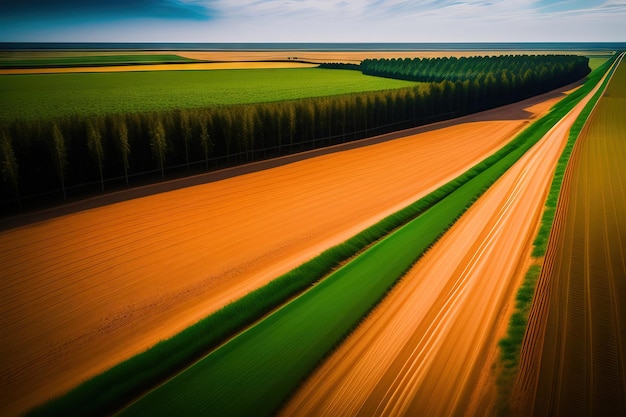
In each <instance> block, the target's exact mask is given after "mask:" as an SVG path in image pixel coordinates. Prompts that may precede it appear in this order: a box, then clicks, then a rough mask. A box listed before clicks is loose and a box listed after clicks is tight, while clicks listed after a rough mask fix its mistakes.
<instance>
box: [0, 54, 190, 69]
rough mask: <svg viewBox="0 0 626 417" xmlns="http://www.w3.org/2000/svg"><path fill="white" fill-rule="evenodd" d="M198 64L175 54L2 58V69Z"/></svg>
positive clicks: (0, 64) (0, 63)
mask: <svg viewBox="0 0 626 417" xmlns="http://www.w3.org/2000/svg"><path fill="white" fill-rule="evenodd" d="M185 62H198V61H197V60H195V59H191V58H184V57H182V56H179V55H174V54H161V55H152V54H150V55H147V54H134V55H86V56H64V57H54V58H53V57H45V58H30V59H12V58H0V68H63V67H92V66H102V65H133V64H166V63H179V64H180V63H185Z"/></svg>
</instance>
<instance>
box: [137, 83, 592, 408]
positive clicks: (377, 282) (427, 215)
mask: <svg viewBox="0 0 626 417" xmlns="http://www.w3.org/2000/svg"><path fill="white" fill-rule="evenodd" d="M588 84H589V85H586V86H585V87H586V88H585V89H584V90H579V91H578V92H577V93H576V94H573V95H571V96H570V97H568V99H566V100H564V101H563V102H562V103H563V105H562V106H559V110H558V111H555V112H554V113H553V114H551V115H550V116H549V117H545V118H543V119H541V121H540V122H538V123H536V124H535V125H533V126H534V128H533V129H529V130H528V132H527V134H525V135H522V136H520V137H519V138H518V139H516V141H515V144H511V145H510V146H507V147H506V148H505V149H503V150H502V151H500V152H499V153H498V155H497V156H494V157H492V158H490V160H489V161H490V162H485V164H481V165H479V166H480V167H481V168H478V167H477V168H476V169H475V170H471V171H469V172H468V174H466V175H470V176H469V177H467V179H466V180H464V181H467V182H466V183H464V182H463V181H461V180H459V181H461V182H457V185H456V186H455V187H459V188H458V189H457V188H455V190H454V191H452V192H451V193H450V194H449V195H448V197H446V198H445V199H444V200H442V201H441V207H440V210H428V211H426V212H424V214H423V215H422V216H421V217H419V218H417V219H416V220H415V221H413V222H411V223H409V224H407V226H405V227H404V228H402V229H399V230H398V231H397V232H396V233H394V234H393V235H390V236H389V237H388V238H387V239H385V240H383V241H381V242H380V243H378V244H377V245H375V246H373V247H372V248H371V249H370V251H371V252H370V251H368V252H369V253H372V252H373V253H383V254H385V253H387V252H388V251H390V250H391V251H392V252H394V251H400V252H401V253H404V254H405V255H404V260H403V262H409V264H410V263H411V259H414V258H411V257H410V256H411V255H409V253H410V252H406V250H407V249H406V248H404V249H402V250H400V247H404V246H408V247H411V246H413V245H417V247H419V246H422V248H424V247H425V246H424V245H428V244H429V243H428V239H432V238H433V237H436V236H437V235H438V234H439V233H440V232H438V231H437V227H446V225H447V224H449V222H450V220H453V219H454V218H456V216H457V215H458V213H459V212H458V210H462V209H463V208H464V207H466V206H467V204H468V202H470V201H472V200H473V198H475V196H476V194H477V193H480V192H482V190H484V189H485V187H486V186H487V185H488V184H490V183H491V182H493V181H494V180H495V179H496V178H497V177H498V176H499V175H500V174H501V173H502V172H504V170H506V169H507V167H508V166H510V164H511V163H513V162H514V161H515V160H516V159H517V158H519V157H520V156H521V155H522V154H523V153H524V152H525V151H526V150H527V149H529V147H531V146H532V144H533V143H535V142H536V141H537V140H538V139H539V138H540V137H541V136H542V135H543V134H544V133H545V132H546V131H547V129H548V128H549V127H550V126H551V125H552V124H553V123H555V122H556V121H558V120H559V119H560V118H561V117H562V116H563V115H564V114H565V112H566V111H567V110H568V109H570V108H571V106H572V105H573V104H574V103H575V102H576V101H577V100H579V99H580V98H581V97H582V95H583V94H586V93H587V92H588V91H589V89H590V88H591V87H592V86H593V84H594V82H592V83H588ZM462 178H466V176H463V177H462ZM470 178H471V179H470ZM461 184H463V185H461ZM429 219H430V220H431V221H432V220H433V219H434V221H432V222H431V221H429ZM446 219H447V220H446ZM425 224H433V225H438V226H437V227H435V228H430V227H427V228H425V229H424V225H425ZM416 228H418V229H420V228H421V229H420V230H423V231H424V234H423V235H421V234H414V233H411V231H412V230H414V229H416ZM409 236H410V237H409ZM420 236H421V237H420ZM429 236H430V237H429ZM407 239H408V240H407ZM424 239H426V240H424ZM409 242H410V243H409ZM403 243H404V244H403ZM397 245H400V246H397ZM403 251H404V252H403ZM368 252H365V253H364V254H363V255H362V257H359V258H357V259H361V260H362V261H359V262H356V260H355V263H354V264H353V263H352V262H351V263H350V264H348V265H347V266H346V267H344V268H342V269H340V270H338V271H337V272H336V273H335V274H333V275H332V276H331V277H336V274H339V275H341V274H342V273H345V274H348V275H351V274H355V272H354V271H353V272H349V270H351V269H354V270H358V269H359V268H364V266H363V265H369V267H368V268H369V269H371V268H372V266H371V265H373V264H371V262H373V261H372V259H371V258H369V256H366V255H365V254H367V253H368ZM370 256H373V257H374V259H376V255H370ZM417 256H419V253H418V254H417ZM383 257H385V256H384V255H383ZM359 263H361V266H359ZM349 265H353V266H352V267H349ZM394 268H395V269H396V271H395V272H391V273H389V274H383V276H379V277H377V276H376V275H374V276H373V277H372V279H373V280H372V281H371V283H372V285H373V287H371V288H367V287H366V288H364V289H363V291H362V292H358V294H360V295H355V298H360V300H361V301H359V300H352V301H345V302H344V303H345V306H344V307H343V308H348V309H349V311H350V312H351V313H349V316H352V317H353V318H352V320H354V317H355V316H354V315H355V314H356V317H357V318H358V314H359V313H358V312H359V311H363V310H362V309H363V308H365V309H366V310H367V308H368V307H367V306H368V305H369V304H370V303H371V302H372V300H374V301H375V300H376V299H377V297H376V294H379V295H378V296H380V292H381V291H382V290H384V288H386V287H387V286H388V285H389V283H392V282H393V281H394V280H395V279H397V278H398V275H397V274H398V272H402V263H399V264H398V265H393V266H389V267H387V268H386V270H388V271H392V270H393V269H394ZM398 268H399V269H398ZM346 270H348V272H346ZM342 271H343V272H342ZM355 276H356V277H360V276H362V275H361V274H359V273H356V275H355ZM331 277H329V278H328V279H327V280H324V281H323V282H322V283H320V284H319V285H317V286H316V287H315V288H314V289H313V290H311V291H310V292H307V293H306V294H305V295H303V296H302V297H299V298H298V299H297V300H296V301H294V302H293V303H290V304H289V305H288V306H286V307H285V308H283V309H281V310H279V312H277V313H276V315H278V316H279V317H281V318H280V319H279V318H276V315H272V316H270V317H274V319H272V318H268V319H267V321H265V320H264V321H263V322H261V323H260V324H259V325H258V326H255V327H254V328H252V329H250V330H249V331H247V332H245V333H243V334H242V335H241V336H239V337H238V338H236V339H234V340H233V343H234V344H231V343H229V344H227V345H224V347H222V348H220V349H219V350H217V351H215V355H213V354H212V355H210V356H208V357H207V358H206V359H205V360H203V361H202V363H204V365H202V366H194V367H193V368H191V369H196V370H197V369H199V368H202V367H206V366H208V367H213V366H217V367H218V368H220V369H225V368H222V366H224V367H228V366H237V365H236V363H237V361H236V359H235V358H236V357H237V355H233V354H232V351H233V349H234V350H235V351H237V350H238V349H240V348H241V349H243V351H242V352H245V351H246V350H249V349H250V346H251V345H247V346H248V347H246V346H243V347H241V346H240V347H237V346H239V342H235V341H236V340H246V339H248V338H251V339H254V338H261V339H260V341H259V345H258V346H260V345H264V346H270V345H272V344H274V343H275V342H276V340H278V339H276V338H280V334H281V332H280V328H281V326H285V325H286V326H288V327H289V326H292V325H293V323H294V321H292V320H293V319H291V318H289V317H286V316H285V314H284V313H281V312H284V311H285V310H289V309H290V308H294V309H298V308H303V309H304V310H306V309H307V308H312V307H295V306H296V305H302V304H298V303H305V304H306V303H308V305H315V302H314V301H312V300H311V297H312V296H311V295H308V294H318V295H317V299H318V300H319V299H323V298H324V297H325V296H329V297H331V298H332V297H336V296H340V294H341V293H342V292H345V291H346V290H347V289H346V287H344V286H342V285H341V284H331V283H332V282H337V281H335V280H336V279H337V278H335V279H332V278H331ZM343 279H348V278H345V276H344V278H343ZM350 279H355V278H354V277H353V278H350ZM350 279H348V280H350ZM390 280H391V281H390ZM326 283H328V284H326ZM325 287H329V288H334V289H329V290H328V292H325V293H324V294H326V295H325V296H322V295H319V294H321V291H322V289H323V288H325ZM318 288H319V290H318ZM342 288H343V289H342ZM316 291H317V292H316ZM337 291H338V292H339V293H337ZM333 294H334V295H333ZM320 297H321V298H320ZM372 297H373V298H372ZM343 298H344V299H345V296H344V297H343ZM368 299H369V300H370V301H367V300H368ZM299 300H308V301H299ZM355 303H356V304H355ZM339 304H341V303H339ZM333 305H335V304H333ZM289 306H294V307H289ZM317 308H319V305H318V307H317ZM338 308H342V307H341V306H340V307H338ZM293 316H294V317H296V318H297V317H298V316H299V314H298V313H295V312H294V313H293ZM305 316H307V317H309V316H310V315H305ZM302 320H304V319H302ZM273 321H277V322H280V323H283V324H282V325H281V324H277V325H276V326H277V328H278V330H277V328H276V327H271V326H272V325H271V324H268V323H271V322H273ZM304 321H305V322H306V323H308V324H310V325H311V326H313V327H315V326H317V327H315V329H317V330H315V331H314V333H315V332H318V334H319V335H323V334H326V333H324V331H322V329H320V328H319V326H320V325H323V324H322V323H318V324H315V323H313V322H312V321H311V320H310V319H307V320H304ZM263 323H265V324H263ZM285 323H286V324H285ZM289 323H292V324H289ZM267 326H269V329H268V330H267V332H268V333H266V336H268V339H267V340H265V339H264V338H263V336H260V335H259V332H260V330H258V329H259V328H264V327H267ZM346 326H347V327H346ZM351 326H352V325H351V324H350V320H347V321H343V320H342V321H339V322H337V325H336V326H334V327H332V328H331V329H329V330H328V332H330V333H329V335H328V337H323V338H322V339H320V341H319V343H320V344H317V345H316V343H313V344H311V346H308V345H307V344H306V343H304V344H298V343H296V344H295V345H294V344H293V343H286V345H285V346H286V347H285V349H287V350H284V352H287V351H289V350H290V349H291V350H293V349H295V350H296V351H301V353H304V351H302V349H305V350H306V352H308V353H304V354H305V356H306V358H307V359H306V361H304V362H303V363H302V364H301V365H298V366H295V364H293V363H289V362H288V363H285V364H283V365H282V366H281V367H280V369H279V368H278V367H276V368H273V369H274V370H273V371H272V375H273V377H276V378H277V381H276V383H274V384H273V386H274V388H276V392H275V393H273V394H272V395H271V398H270V397H267V399H268V401H267V404H264V407H266V408H265V410H266V411H270V410H271V409H272V408H273V407H276V406H277V405H278V403H277V401H278V402H280V401H281V396H284V395H285V392H286V391H285V390H287V392H288V391H289V389H290V385H292V384H293V381H294V380H293V378H296V380H297V379H299V378H301V377H302V376H303V375H302V372H305V373H306V369H307V368H309V367H310V366H312V365H314V364H315V363H317V361H318V360H319V359H320V357H319V355H320V354H321V355H324V352H325V350H326V349H328V346H329V344H330V346H333V345H334V343H333V342H332V340H333V339H335V338H336V337H337V334H338V333H337V332H339V334H341V333H342V332H345V329H349V328H350V327H351ZM253 329H255V330H253ZM342 329H343V330H342ZM269 335H271V337H269ZM307 337H311V335H308V336H305V335H303V336H302V338H303V339H302V340H307ZM313 337H314V336H313ZM329 338H330V340H329ZM261 341H263V343H261ZM335 343H336V342H335ZM244 345H245V344H244ZM252 345H255V346H257V345H256V344H254V343H253V344H252ZM303 345H306V346H307V347H304V346H303ZM258 346H257V347H258ZM270 350H271V349H269V350H267V351H266V350H263V349H262V350H261V351H262V352H261V353H262V354H263V352H267V354H269V351H270ZM255 351H256V350H255ZM217 352H222V353H223V354H224V355H225V358H226V357H228V359H225V361H224V362H223V363H222V364H219V363H216V362H215V360H216V359H215V358H216V357H219V356H220V355H221V354H222V353H217ZM242 355H243V356H242V357H247V355H248V354H247V353H242ZM296 356H297V355H296ZM209 358H212V359H209ZM316 358H317V359H316ZM283 359H287V357H283ZM292 360H293V357H292ZM220 363H221V362H220ZM266 365H267V361H264V360H261V361H259V362H258V363H256V362H255V369H257V370H258V369H260V368H258V367H261V368H262V367H263V366H266ZM290 366H291V368H290ZM216 369H217V368H216ZM285 372H287V373H285ZM185 374H186V375H187V376H183V377H182V378H176V379H175V380H173V381H172V382H174V381H179V383H180V384H182V385H184V384H185V382H184V381H189V380H190V379H189V378H191V380H193V379H194V378H195V377H194V376H193V375H192V376H190V374H189V373H185ZM185 374H182V375H185ZM192 374H193V372H192ZM235 374H236V373H235ZM235 374H233V373H232V372H228V375H230V377H229V378H228V381H230V382H228V384H230V383H232V384H234V385H233V387H237V388H236V389H240V388H244V389H245V387H246V384H248V383H250V381H252V380H253V379H254V378H255V376H254V373H252V372H247V373H246V374H247V375H250V378H251V379H250V380H247V382H245V381H243V380H241V381H239V380H238V379H237V378H239V376H238V375H235ZM298 375H300V376H298ZM198 377H200V378H202V375H200V376H198ZM290 378H291V379H290ZM225 381H226V380H224V381H222V382H225ZM237 381H239V382H237ZM279 381H285V382H279ZM289 381H292V382H291V384H290V383H289ZM266 382H267V381H266ZM270 382H271V381H270ZM174 386H175V385H174ZM221 392H222V394H223V395H224V397H220V398H222V399H219V398H218V397H215V398H213V400H212V401H211V402H210V403H204V402H203V403H197V404H190V403H187V404H186V405H185V407H188V408H186V410H195V411H196V412H197V411H198V410H199V409H198V408H194V407H200V408H201V409H205V410H207V409H213V408H219V407H224V406H229V407H230V406H233V404H230V405H227V402H224V400H225V399H226V398H229V397H230V396H231V395H236V394H233V393H229V391H228V389H227V387H226V386H225V390H223V391H221ZM174 395H176V394H174ZM268 395H269V394H268ZM146 398H150V399H149V400H147V402H145V403H143V402H139V403H137V404H136V405H134V406H133V408H131V409H129V412H141V411H140V410H141V407H146V406H147V407H148V409H149V408H150V407H153V406H155V403H154V402H153V401H154V400H155V399H157V397H156V396H150V397H146ZM140 404H145V405H140ZM172 404H173V403H172ZM258 406H259V405H258V404H257V405H256V406H255V403H254V402H253V401H248V402H242V401H240V402H238V403H237V404H236V405H235V407H236V409H237V410H239V411H235V412H241V413H246V411H245V410H248V412H249V410H250V408H249V407H256V408H255V410H256V411H258ZM203 407H204V408H203ZM206 407H208V408H206ZM267 407H269V409H268V408H267ZM144 411H145V408H144ZM188 412H193V411H188Z"/></svg>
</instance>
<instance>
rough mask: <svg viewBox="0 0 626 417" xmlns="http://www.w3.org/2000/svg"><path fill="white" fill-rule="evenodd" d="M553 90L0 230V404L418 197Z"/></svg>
mask: <svg viewBox="0 0 626 417" xmlns="http://www.w3.org/2000/svg"><path fill="white" fill-rule="evenodd" d="M558 97H562V95H560V96H559V95H558V94H557V95H555V94H551V95H547V96H543V97H540V98H536V99H533V100H530V101H526V102H522V103H518V104H515V105H511V106H507V107H505V108H502V109H497V110H494V111H490V112H486V113H482V114H478V115H475V116H472V117H471V118H465V119H464V120H462V121H459V122H458V124H455V125H449V126H448V127H445V128H441V129H436V130H432V128H428V127H427V128H424V129H423V131H424V133H421V134H416V135H411V136H407V137H405V138H402V139H398V140H394V141H389V142H384V143H380V144H377V145H373V146H368V147H363V148H358V149H353V150H350V151H346V152H338V153H330V154H327V155H324V156H320V157H316V158H312V159H308V160H304V161H300V162H297V163H293V164H289V165H285V166H281V167H278V168H274V169H270V170H266V171H261V172H257V173H252V174H248V175H242V176H238V177H234V178H230V179H227V180H223V181H219V182H214V183H209V184H204V185H199V186H195V187H189V188H184V189H180V190H176V191H171V192H167V193H162V194H157V195H153V196H150V197H145V198H141V199H136V200H131V201H126V202H122V203H117V204H112V205H109V206H104V207H100V208H96V209H92V210H88V211H83V212H78V213H74V214H69V215H66V216H62V217H58V218H55V219H52V220H47V221H44V222H39V223H34V224H31V225H28V226H24V227H20V228H16V229H13V230H8V231H4V232H2V233H0V265H2V275H3V278H2V280H1V281H0V294H1V297H2V298H1V301H2V302H1V303H0V331H1V332H2V335H3V343H2V345H0V383H1V386H0V393H1V394H0V395H1V396H2V398H1V401H0V404H1V405H0V407H2V409H1V410H0V413H1V414H3V415H6V414H9V415H10V414H15V413H17V412H20V411H23V410H25V409H27V408H29V407H31V406H33V405H35V404H37V403H39V402H41V401H43V400H45V399H47V398H48V397H50V396H55V395H58V394H60V393H62V392H63V391H65V390H67V389H69V388H71V387H72V386H75V385H76V384H78V383H79V382H80V381H82V380H83V379H85V378H88V377H90V376H93V375H95V374H97V373H99V372H101V371H103V370H105V369H106V368H108V367H110V366H112V365H114V364H116V363H118V362H120V361H121V360H123V359H126V358H128V357H130V356H132V355H133V354H136V353H138V352H140V351H142V350H144V349H146V348H148V347H149V346H151V345H153V344H154V343H156V342H157V341H159V340H161V339H163V338H166V337H168V336H171V335H173V334H176V333H177V332H179V331H181V330H182V329H184V328H185V327H187V326H189V325H190V324H192V323H194V322H195V321H197V320H198V319H200V318H202V317H204V316H206V315H207V314H209V313H211V312H212V311H215V310H216V309H218V308H220V307H221V306H223V305H225V304H226V303H228V302H230V301H232V300H234V299H237V298H239V297H241V296H242V295H244V294H246V293H248V292H249V291H250V290H252V289H254V288H258V287H259V286H261V285H263V284H265V283H267V282H268V281H269V280H271V279H273V278H275V277H276V276H278V275H279V274H281V273H284V272H286V271H288V270H290V269H291V268H293V267H295V266H297V265H299V264H300V263H302V262H303V261H305V260H307V259H310V258H312V257H313V256H315V255H317V254H318V253H320V252H321V251H322V250H324V249H326V248H328V247H330V246H332V245H334V244H336V243H339V242H341V241H343V240H345V239H346V238H347V237H349V236H351V235H353V234H355V233H356V232H357V231H359V230H362V229H364V228H365V227H367V226H369V225H371V224H373V223H375V222H376V221H378V220H380V219H381V218H383V217H385V216H386V215H388V214H390V213H392V212H395V211H397V210H398V209H400V208H402V207H404V206H406V205H407V204H408V203H410V202H413V201H415V200H417V199H418V198H419V197H420V196H423V195H424V194H426V193H427V192H429V191H431V190H432V189H434V188H436V187H438V186H439V185H441V184H443V183H445V182H447V181H448V180H450V179H452V178H454V177H456V176H457V175H459V174H460V173H462V172H463V171H465V170H466V169H467V168H468V167H470V166H472V165H473V164H475V163H476V162H478V161H479V160H481V159H483V158H484V157H485V156H487V155H488V154H491V153H492V152H494V151H495V150H496V149H498V148H499V147H501V146H502V145H503V144H504V143H506V142H507V141H509V140H510V139H511V138H512V136H513V135H514V134H515V133H516V132H517V131H519V130H520V129H521V128H522V127H523V126H524V125H525V123H527V122H528V120H529V119H530V118H534V117H536V116H537V115H538V114H541V113H544V112H545V111H546V110H547V109H548V108H549V107H550V106H551V105H552V104H554V103H555V101H556V100H558ZM5 335H8V336H5Z"/></svg>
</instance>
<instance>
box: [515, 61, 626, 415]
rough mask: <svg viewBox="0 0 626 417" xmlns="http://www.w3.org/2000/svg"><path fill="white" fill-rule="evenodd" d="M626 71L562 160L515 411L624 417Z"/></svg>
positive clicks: (617, 75)
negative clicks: (563, 172) (567, 157)
mask: <svg viewBox="0 0 626 417" xmlns="http://www.w3.org/2000/svg"><path fill="white" fill-rule="evenodd" d="M624 114H626V66H625V65H624V64H621V65H620V66H619V67H618V69H617V71H616V72H615V74H614V76H613V78H612V79H611V81H610V83H609V86H608V87H607V90H606V91H605V93H604V96H603V97H602V98H601V99H600V100H599V101H598V104H597V105H596V108H595V109H594V111H593V113H592V114H591V116H590V117H589V119H588V122H587V124H586V125H585V127H584V129H583V131H582V132H581V134H580V136H579V138H578V140H577V142H576V145H575V147H574V151H573V153H572V156H571V158H570V161H569V164H568V167H567V171H566V175H565V179H564V184H563V186H562V188H561V195H560V197H559V203H558V206H557V212H556V218H555V222H554V225H553V229H552V232H551V235H550V241H549V244H548V249H547V252H546V261H545V264H544V268H543V270H542V273H541V276H540V277H539V284H538V289H537V292H536V297H535V300H534V301H533V306H532V310H531V315H530V318H529V325H528V331H527V334H526V336H525V340H524V346H523V350H522V356H521V361H520V374H519V377H518V381H517V387H516V394H517V396H518V398H517V404H515V405H516V412H517V414H518V415H520V416H521V415H524V416H527V415H533V416H573V417H576V416H625V415H626V331H625V330H624V329H625V328H626V304H625V303H624V300H625V299H626V170H624V166H625V164H626V142H625V141H624V139H625V138H626V120H625V119H624Z"/></svg>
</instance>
